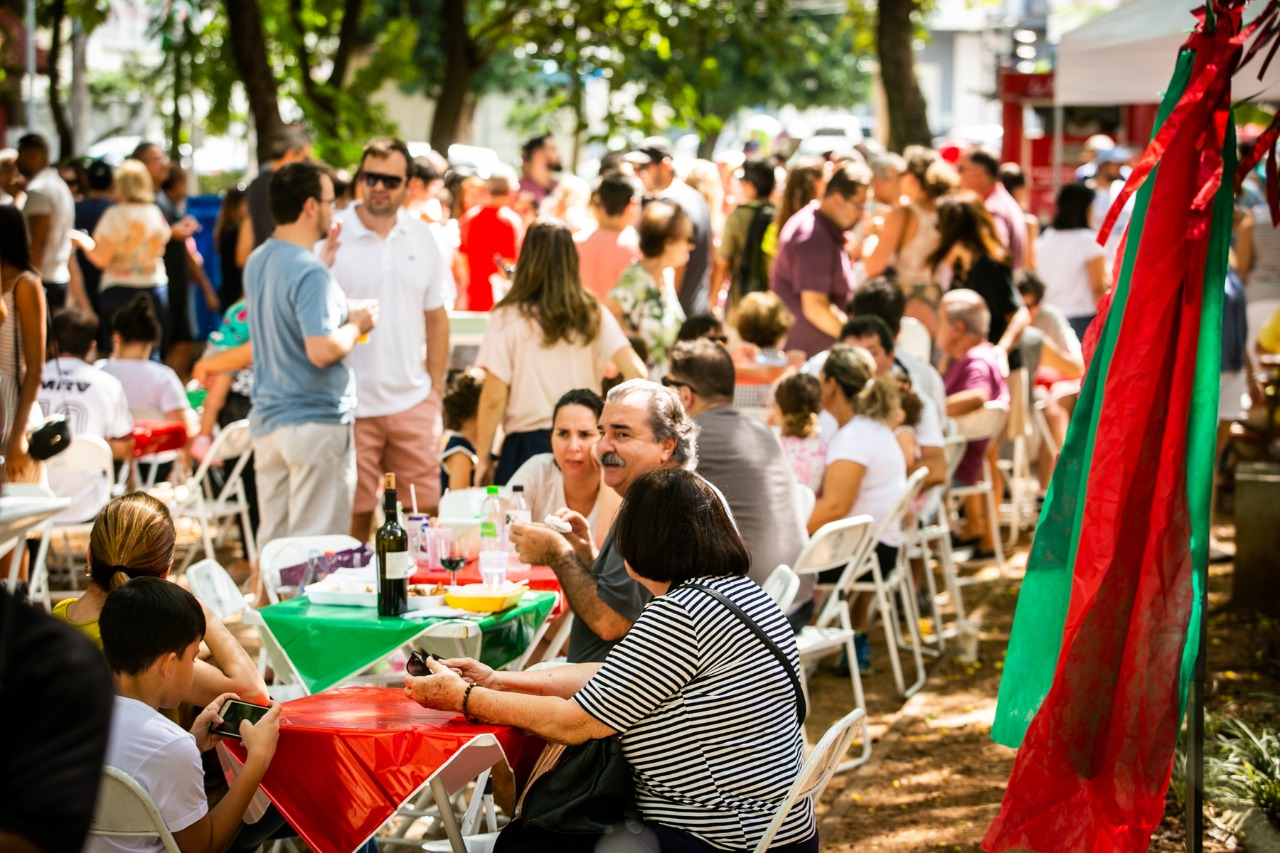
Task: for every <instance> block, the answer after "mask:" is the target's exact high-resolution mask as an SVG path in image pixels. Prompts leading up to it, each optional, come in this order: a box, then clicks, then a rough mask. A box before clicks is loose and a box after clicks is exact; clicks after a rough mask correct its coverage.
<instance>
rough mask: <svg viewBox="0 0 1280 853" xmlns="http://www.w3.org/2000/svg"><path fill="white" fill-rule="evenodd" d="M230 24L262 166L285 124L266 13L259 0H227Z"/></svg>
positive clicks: (234, 49) (237, 64)
mask: <svg viewBox="0 0 1280 853" xmlns="http://www.w3.org/2000/svg"><path fill="white" fill-rule="evenodd" d="M223 5H224V6H225V7H226V10H227V23H228V24H229V28H230V31H231V32H232V34H233V38H232V39H231V46H232V50H233V52H234V56H235V60H236V69H237V70H238V71H239V72H240V79H241V80H242V81H243V82H244V90H245V95H246V96H247V97H248V99H249V110H250V111H251V112H252V113H253V127H254V133H255V135H256V136H257V139H258V163H259V165H261V164H264V163H268V162H270V161H271V144H272V141H273V138H274V137H275V135H276V133H277V132H279V131H280V130H281V129H282V128H283V127H284V120H283V119H282V118H280V102H279V100H278V98H277V97H276V78H275V75H274V74H273V73H272V71H271V65H270V63H269V62H268V61H267V40H266V36H264V35H263V32H262V12H261V10H260V9H259V8H258V2H257V0H223Z"/></svg>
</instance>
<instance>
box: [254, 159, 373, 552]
mask: <svg viewBox="0 0 1280 853" xmlns="http://www.w3.org/2000/svg"><path fill="white" fill-rule="evenodd" d="M269 196H270V206H271V218H272V219H273V220H274V221H275V223H276V229H275V233H274V234H273V235H272V237H271V239H269V240H267V241H266V242H265V243H263V244H262V245H261V246H259V247H258V248H257V249H255V250H254V252H253V254H252V255H250V256H249V261H248V263H246V264H245V268H244V289H245V299H246V301H247V302H248V305H249V339H250V341H252V342H253V374H254V391H253V412H252V414H251V415H250V429H251V432H252V434H253V450H254V471H255V472H256V474H257V479H258V505H259V510H260V513H261V518H262V524H261V528H260V529H259V531H258V542H259V545H265V544H266V543H268V542H270V541H271V540H273V539H278V538H280V537H283V536H305V535H310V534H321V533H332V532H334V531H335V530H345V529H346V528H347V526H348V525H349V523H350V521H351V501H352V496H353V494H354V492H355V484H356V457H355V440H354V438H353V435H352V423H353V422H354V420H355V417H354V410H355V380H354V378H353V376H352V373H351V370H350V368H348V367H347V365H346V363H345V362H344V359H345V358H346V356H347V354H348V353H349V352H351V349H352V348H353V347H354V346H355V345H356V343H357V341H359V339H360V337H361V336H362V335H364V334H366V333H367V332H368V331H369V330H371V329H372V328H373V327H374V325H375V324H376V323H377V320H378V304H377V302H376V301H368V302H363V303H355V302H351V303H350V304H349V303H348V301H347V299H346V297H345V296H344V295H343V293H342V289H341V288H340V287H339V286H338V283H337V282H336V281H335V280H334V278H333V276H332V275H331V274H330V273H329V269H328V265H329V264H331V263H332V262H333V256H334V253H336V252H337V248H338V230H339V229H333V230H332V231H331V230H330V227H329V225H330V220H331V217H332V214H333V198H334V194H333V180H332V179H331V178H330V176H329V174H328V171H327V168H326V167H324V166H321V165H318V164H315V163H291V164H289V165H287V166H285V167H283V168H282V169H280V170H279V171H278V172H276V173H274V174H273V175H272V176H271V187H270V191H269ZM326 235H328V238H329V239H328V241H327V243H326V245H325V247H324V251H323V252H322V255H321V256H320V257H317V256H316V255H315V254H314V253H313V252H312V247H313V246H314V245H315V243H316V241H317V240H319V239H321V238H323V237H325V236H326Z"/></svg>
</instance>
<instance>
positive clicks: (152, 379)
mask: <svg viewBox="0 0 1280 853" xmlns="http://www.w3.org/2000/svg"><path fill="white" fill-rule="evenodd" d="M110 322H111V359H110V361H108V362H107V363H106V364H104V365H102V369H103V370H105V371H106V372H107V373H110V374H111V375H112V376H114V377H115V378H116V379H119V380H120V384H121V385H123V386H124V396H125V399H126V400H128V402H129V408H130V409H152V410H154V412H155V413H156V414H157V415H159V416H162V417H163V418H164V420H166V421H178V422H180V423H187V421H188V419H189V417H190V416H191V414H192V412H191V404H190V403H189V402H188V401H187V392H186V389H184V388H183V386H182V380H181V379H179V378H178V374H177V373H175V372H174V371H173V368H171V367H168V366H166V365H164V364H161V363H160V362H159V361H156V360H154V359H152V353H153V352H154V351H155V348H156V346H158V345H159V343H160V335H161V331H162V329H161V325H160V320H159V319H158V318H157V317H156V314H155V310H154V309H153V308H152V307H151V299H150V298H149V297H147V296H145V295H139V296H137V297H135V298H134V300H133V301H132V302H130V303H129V304H127V305H125V307H123V308H121V309H120V310H119V311H117V312H116V313H115V316H113V317H111V319H110Z"/></svg>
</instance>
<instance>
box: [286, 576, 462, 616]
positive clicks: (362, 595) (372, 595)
mask: <svg viewBox="0 0 1280 853" xmlns="http://www.w3.org/2000/svg"><path fill="white" fill-rule="evenodd" d="M414 587H416V588H417V589H421V590H428V589H431V587H430V586H428V585H425V584H423V585H419V584H414ZM414 587H411V589H412V588H414ZM307 598H309V599H311V601H312V602H313V603H315V604H336V605H339V606H342V607H377V606H378V593H377V592H376V591H373V592H364V591H362V590H353V589H349V588H348V589H342V588H335V587H333V586H326V585H325V583H324V581H321V582H320V583H313V584H312V585H311V586H309V587H307ZM442 604H444V596H443V595H410V596H409V609H410V610H428V609H430V608H433V607H439V606H441V605H442Z"/></svg>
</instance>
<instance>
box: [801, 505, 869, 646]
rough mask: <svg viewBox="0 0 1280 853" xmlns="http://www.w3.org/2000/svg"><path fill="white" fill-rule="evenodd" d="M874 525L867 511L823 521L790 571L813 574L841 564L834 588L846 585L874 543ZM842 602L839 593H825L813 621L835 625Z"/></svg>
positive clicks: (841, 588) (863, 562) (825, 624)
mask: <svg viewBox="0 0 1280 853" xmlns="http://www.w3.org/2000/svg"><path fill="white" fill-rule="evenodd" d="M875 527H876V523H875V519H873V518H872V517H871V516H869V515H858V516H854V517H853V518H842V519H840V520H839V521H831V522H828V523H826V524H824V525H822V527H820V528H818V532H817V533H815V534H813V536H812V537H810V539H809V542H808V544H807V545H805V546H804V550H803V551H801V552H800V556H799V557H797V558H796V562H795V565H793V566H792V567H791V569H792V571H794V572H795V573H796V574H797V575H812V574H817V573H818V572H821V571H825V570H826V569H835V568H842V567H843V570H842V571H841V572H840V578H839V580H837V581H836V582H835V584H833V585H832V587H833V588H834V589H835V590H843V589H845V588H847V587H848V586H849V583H850V582H851V581H852V580H853V579H854V578H855V577H856V576H857V575H858V573H859V572H860V571H861V568H862V566H863V565H864V564H865V563H866V561H867V559H868V556H869V555H870V554H871V553H872V551H873V549H874V548H875V546H876V539H875ZM843 603H844V598H843V596H842V595H839V594H832V595H828V596H827V597H826V599H825V600H824V601H823V603H822V609H821V610H820V611H819V612H818V618H817V620H816V621H815V624H816V625H819V626H823V627H825V626H828V625H834V624H835V623H836V622H838V621H839V619H840V609H841V607H842V606H843Z"/></svg>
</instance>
